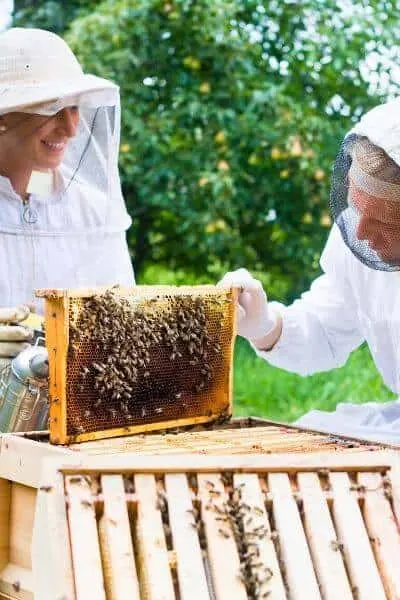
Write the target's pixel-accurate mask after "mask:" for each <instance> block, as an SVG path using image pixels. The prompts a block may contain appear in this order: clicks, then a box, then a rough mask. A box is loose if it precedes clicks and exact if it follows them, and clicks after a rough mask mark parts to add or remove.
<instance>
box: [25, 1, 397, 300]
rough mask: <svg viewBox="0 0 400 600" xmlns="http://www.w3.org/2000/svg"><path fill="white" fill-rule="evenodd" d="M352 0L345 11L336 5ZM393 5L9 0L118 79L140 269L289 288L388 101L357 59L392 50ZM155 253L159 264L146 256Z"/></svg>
mask: <svg viewBox="0 0 400 600" xmlns="http://www.w3.org/2000/svg"><path fill="white" fill-rule="evenodd" d="M346 7H347V8H346ZM396 7H397V2H390V1H375V2H356V3H353V4H352V6H351V8H350V9H349V7H348V6H347V4H345V3H343V4H341V5H339V4H338V3H337V2H331V1H330V0H324V1H320V0H304V1H301V2H294V1H292V0H286V1H283V0H272V1H270V2H268V3H261V2H257V1H253V0H247V1H243V0H106V1H104V2H102V3H98V2H95V1H90V0H86V1H85V0H73V1H71V0H69V1H65V0H64V1H63V2H56V1H55V0H53V1H44V2H43V1H38V0H34V1H33V0H31V1H29V0H24V1H20V2H18V1H17V2H16V5H15V14H14V22H15V24H24V25H30V24H34V25H35V26H41V27H45V28H48V29H52V30H54V31H56V32H58V33H62V34H64V35H65V37H66V39H67V41H68V42H69V44H70V45H71V46H72V48H73V49H74V51H75V52H76V53H77V55H78V57H79V59H80V61H81V62H82V64H83V65H84V67H85V68H86V69H87V70H88V71H90V72H93V73H96V74H99V75H101V76H103V77H108V78H111V79H112V80H114V81H115V82H117V83H118V84H119V85H120V86H121V95H122V107H123V130H122V131H123V133H122V142H121V154H120V161H121V174H122V181H123V187H124V192H125V197H126V199H127V203H128V207H129V210H130V213H131V215H132V216H133V219H134V225H133V228H132V229H131V231H130V233H129V244H130V248H131V252H132V257H133V261H134V264H135V269H136V272H137V274H138V276H139V279H140V277H141V276H144V274H145V273H146V270H149V269H150V271H151V273H152V274H153V276H157V268H160V267H166V268H167V269H169V270H174V271H177V270H179V269H180V270H181V272H183V273H184V277H186V278H188V277H189V278H190V277H191V276H192V277H193V278H196V279H199V278H200V279H204V280H210V281H214V280H215V279H216V278H217V277H218V276H219V275H220V274H221V273H223V272H224V271H225V270H226V269H232V268H236V267H238V266H247V267H248V268H250V269H251V270H252V271H254V272H256V273H257V274H258V276H259V277H261V278H262V279H263V281H264V283H265V284H266V285H267V286H268V289H269V290H270V294H271V295H273V296H275V297H278V298H281V299H285V300H290V299H291V298H293V297H294V296H295V295H297V294H298V293H299V292H300V291H301V290H303V289H304V288H305V287H306V286H307V285H308V284H309V282H310V280H311V279H313V278H314V277H315V274H316V273H317V272H318V258H319V254H320V251H321V248H322V246H323V243H324V241H325V239H326V237H327V234H328V231H329V227H330V216H329V214H328V210H327V199H328V194H329V179H330V169H331V165H332V161H333V159H334V157H335V154H336V152H337V150H338V148H339V145H340V142H341V139H342V138H343V136H344V134H345V132H346V131H347V130H348V129H349V128H350V127H351V124H352V121H353V120H354V119H356V118H357V117H358V116H359V115H360V114H361V113H362V112H363V111H365V110H366V109H367V108H368V107H370V106H372V105H374V104H376V103H377V102H379V101H381V100H382V93H381V94H379V93H378V92H376V91H375V93H372V94H371V93H369V91H371V90H369V88H370V87H371V86H370V83H369V82H368V81H367V80H366V78H365V76H363V75H362V71H361V68H360V67H361V65H362V64H363V61H364V60H365V58H366V56H367V55H370V54H371V53H373V54H374V56H375V57H376V58H377V60H376V62H377V66H376V73H377V74H378V75H379V76H380V77H382V76H383V77H385V76H386V79H387V80H390V76H391V74H390V68H389V67H388V66H385V63H384V61H383V60H381V58H380V56H381V55H384V53H385V52H386V51H387V49H389V52H390V49H391V48H395V44H396V39H395V38H396V36H395V24H396ZM154 265H156V266H157V267H155V266H154Z"/></svg>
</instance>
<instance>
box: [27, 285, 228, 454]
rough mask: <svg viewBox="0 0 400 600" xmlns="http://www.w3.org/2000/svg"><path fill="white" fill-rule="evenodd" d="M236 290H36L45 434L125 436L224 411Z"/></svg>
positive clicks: (63, 438)
mask: <svg viewBox="0 0 400 600" xmlns="http://www.w3.org/2000/svg"><path fill="white" fill-rule="evenodd" d="M236 294H237V290H235V289H222V288H218V287H215V286H179V287H170V286H136V287H134V288H112V289H94V290H77V291H73V290H40V291H38V292H37V295H39V296H42V297H44V298H45V299H46V302H45V304H46V307H45V314H46V323H45V327H46V346H47V348H48V351H49V369H50V372H49V394H50V422H49V428H50V439H51V441H52V443H55V444H66V443H71V442H73V441H74V442H81V441H85V440H93V439H99V438H107V437H114V436H121V435H129V434H132V433H137V432H139V431H151V430H156V429H165V428H171V427H176V426H184V425H189V424H193V423H204V422H207V421H213V420H216V419H218V418H220V417H221V416H225V417H226V416H230V415H231V414H232V362H233V346H234V339H235V334H236V303H235V301H234V300H235V298H236Z"/></svg>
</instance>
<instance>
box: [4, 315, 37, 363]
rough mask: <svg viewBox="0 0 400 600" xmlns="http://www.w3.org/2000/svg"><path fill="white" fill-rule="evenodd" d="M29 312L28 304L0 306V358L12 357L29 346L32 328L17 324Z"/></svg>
mask: <svg viewBox="0 0 400 600" xmlns="http://www.w3.org/2000/svg"><path fill="white" fill-rule="evenodd" d="M29 313H30V308H29V306H25V305H23V306H18V307H15V308H0V358H13V357H14V356H17V354H19V353H20V352H22V350H24V349H25V348H27V347H28V346H29V342H30V341H31V340H32V338H33V330H32V329H30V328H29V327H25V326H24V325H19V324H18V323H20V322H21V321H24V320H25V319H26V318H27V317H28V315H29Z"/></svg>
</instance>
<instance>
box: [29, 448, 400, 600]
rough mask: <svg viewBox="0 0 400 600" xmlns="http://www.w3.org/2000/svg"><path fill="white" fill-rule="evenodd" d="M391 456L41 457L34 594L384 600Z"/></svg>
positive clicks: (397, 550) (394, 546) (394, 465)
mask: <svg viewBox="0 0 400 600" xmlns="http://www.w3.org/2000/svg"><path fill="white" fill-rule="evenodd" d="M398 461H399V459H398V456H397V455H395V453H394V452H390V451H387V452H368V453H354V454H348V453H341V454H336V455H335V454H333V453H324V454H320V453H316V454H313V455H310V454H309V455H303V454H296V453H293V454H291V455H290V454H282V455H269V456H265V455H264V456H260V455H258V456H253V455H251V456H250V455H247V456H246V455H237V456H197V457H196V459H195V460H194V458H193V457H192V456H187V455H176V456H168V457H162V456H144V455H142V456H138V455H136V454H132V455H124V456H118V457H105V456H98V457H85V458H84V459H83V460H76V458H72V459H71V460H69V461H64V463H63V462H62V460H61V461H60V460H58V459H57V461H55V460H52V461H51V463H50V462H48V464H47V467H46V471H45V476H44V479H43V486H44V487H43V489H42V490H40V492H39V497H38V507H39V510H38V519H37V522H36V533H35V540H34V556H37V558H38V560H37V569H36V575H37V586H38V587H37V589H38V593H39V597H40V600H54V599H55V598H58V599H61V598H64V599H65V600H75V599H76V600H86V599H87V598H96V599H97V600H110V599H113V600H116V599H119V600H125V599H127V598H131V599H137V600H139V599H140V600H212V599H213V598H216V599H217V600H232V599H235V600H248V599H256V598H257V599H260V598H271V599H272V600H289V599H290V600H347V599H348V600H353V599H357V600H372V599H373V600H385V599H387V598H390V599H392V600H394V599H396V598H399V596H400V561H399V556H400V533H399V524H400V521H399V518H400V486H399V462H398Z"/></svg>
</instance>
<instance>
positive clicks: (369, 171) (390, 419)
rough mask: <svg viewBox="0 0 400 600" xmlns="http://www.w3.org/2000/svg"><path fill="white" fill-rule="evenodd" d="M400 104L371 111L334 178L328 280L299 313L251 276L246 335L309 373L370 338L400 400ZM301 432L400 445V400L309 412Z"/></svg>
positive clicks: (279, 360) (277, 359) (242, 273)
mask: <svg viewBox="0 0 400 600" xmlns="http://www.w3.org/2000/svg"><path fill="white" fill-rule="evenodd" d="M399 165H400V100H396V101H393V102H389V103H387V104H384V105H381V106H378V107H376V108H374V109H373V110H371V111H370V112H368V113H367V114H366V115H365V116H364V117H363V118H362V119H361V121H360V122H359V123H358V124H357V126H356V127H355V128H354V129H353V130H352V131H351V132H350V133H349V134H348V135H347V136H346V138H345V140H344V142H343V145H342V147H341V150H340V152H339V155H338V157H337V160H336V163H335V166H334V170H333V177H332V190H331V197H330V204H331V209H332V213H333V216H334V219H335V225H334V226H333V228H332V231H331V234H330V236H329V239H328V242H327V244H326V247H325V249H324V251H323V254H322V257H321V266H322V269H323V271H324V273H323V275H321V276H320V277H318V278H317V279H316V280H315V281H314V282H313V284H312V285H311V288H310V290H309V291H308V292H306V293H304V294H303V295H302V296H301V298H300V299H299V300H296V301H295V302H294V303H293V304H292V305H291V306H284V305H282V304H280V303H277V302H272V303H269V302H268V301H267V296H266V294H265V292H264V290H263V288H262V285H261V283H260V282H259V281H257V280H255V279H254V278H253V277H252V276H251V275H250V273H249V272H248V271H246V270H245V269H239V270H238V271H234V272H230V273H227V274H226V275H225V277H224V278H223V279H222V281H221V282H220V283H221V284H223V285H232V284H235V285H239V286H242V287H243V292H242V293H241V295H240V297H239V326H238V332H239V334H240V335H242V336H244V337H246V338H247V339H248V340H250V342H251V343H252V345H253V347H254V349H255V350H256V352H257V353H258V354H259V355H260V356H261V357H262V358H264V359H265V360H267V361H268V362H270V363H271V364H273V365H276V366H278V367H281V368H284V369H287V370H289V371H294V372H296V373H299V374H301V375H309V374H311V373H315V372H317V371H325V370H328V369H332V368H335V367H339V366H341V365H343V364H344V363H345V362H346V360H347V358H348V356H349V354H350V353H351V352H352V351H353V350H354V349H355V348H357V347H358V346H359V345H360V344H361V343H362V342H363V341H364V340H366V341H367V342H368V345H369V347H370V349H371V352H372V355H373V358H374V360H375V363H376V366H377V368H378V369H379V371H380V373H381V375H382V378H383V380H384V381H385V383H386V385H387V386H388V387H389V388H390V389H391V390H393V391H394V392H397V393H400V274H399V273H398V271H400V167H399ZM298 423H299V424H301V425H307V426H309V427H314V428H318V429H321V430H325V431H330V432H334V433H343V434H347V435H354V436H360V437H361V436H362V437H364V438H368V439H373V440H377V441H379V440H381V441H388V442H399V443H400V400H397V401H395V402H389V403H386V404H383V405H382V404H377V403H372V402H371V403H367V404H364V405H362V406H361V405H354V404H340V405H339V406H338V407H337V409H336V411H335V412H333V413H326V412H322V411H317V410H315V411H311V412H310V413H308V414H307V415H305V416H304V417H302V418H301V419H300V421H298Z"/></svg>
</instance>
